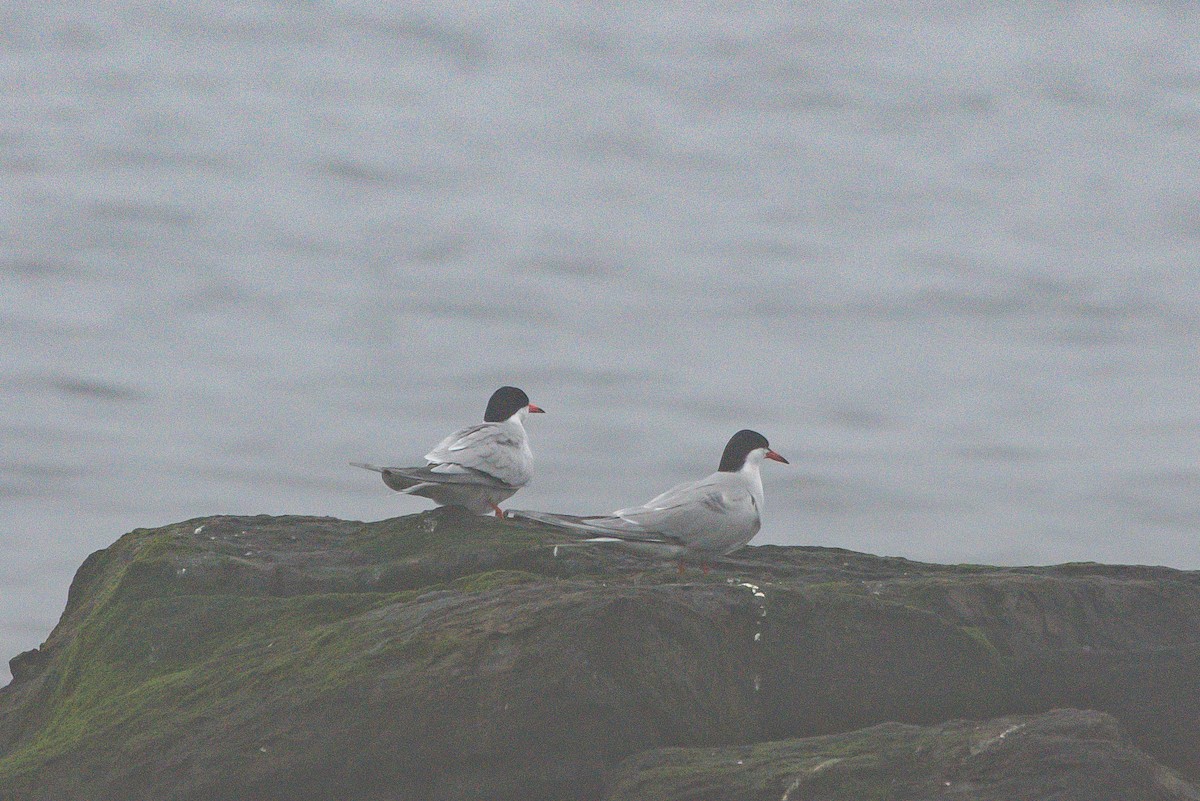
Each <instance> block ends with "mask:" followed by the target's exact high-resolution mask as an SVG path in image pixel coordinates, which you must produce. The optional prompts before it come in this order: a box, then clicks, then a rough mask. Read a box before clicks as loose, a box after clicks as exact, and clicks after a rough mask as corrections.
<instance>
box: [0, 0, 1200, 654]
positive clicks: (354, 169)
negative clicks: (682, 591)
mask: <svg viewBox="0 0 1200 801" xmlns="http://www.w3.org/2000/svg"><path fill="white" fill-rule="evenodd" d="M899 9H903V10H899ZM0 85H2V86H3V87H4V88H3V89H2V90H0V99H2V102H3V113H2V114H0V181H2V182H3V183H2V185H3V188H4V191H3V192H0V337H2V338H3V347H2V348H0V441H2V448H0V510H2V514H0V545H2V547H3V549H4V553H5V559H4V560H3V563H2V566H0V652H2V656H3V657H4V658H7V657H10V656H12V655H13V654H15V653H16V652H17V651H19V650H22V649H25V648H29V647H33V646H35V645H37V644H38V643H39V642H40V641H41V640H42V639H43V638H44V637H45V635H46V634H47V633H48V632H49V630H50V628H51V626H52V625H53V623H54V621H55V620H56V619H57V617H58V614H59V613H60V611H61V608H62V604H63V601H64V599H65V594H66V588H67V585H68V583H69V581H70V578H71V576H72V574H73V572H74V570H75V568H76V567H77V566H78V565H79V563H80V562H81V561H82V560H83V558H84V557H85V556H86V555H87V554H88V553H89V552H91V551H93V550H95V549H97V548H101V547H104V546H106V545H107V544H109V543H110V542H112V541H113V540H114V539H116V538H117V537H118V536H119V535H120V534H121V533H123V532H125V531H127V530H129V529H131V528H134V527H139V526H155V525H160V524H165V523H168V522H172V521H176V520H180V519H184V518H188V517H193V516H199V515H205V514H213V513H259V512H269V513H298V514H329V515H337V516H342V517H350V518H357V519H377V518H381V517H387V516H392V515H397V514H406V513H411V512H415V511H418V510H420V509H423V508H426V507H427V506H428V503H427V502H425V501H422V500H420V499H411V498H403V497H398V496H396V495H394V494H391V493H389V492H388V491H387V490H386V489H385V488H384V487H383V485H382V484H380V483H379V482H378V480H377V477H375V476H372V475H370V474H367V473H363V472H360V471H355V470H353V469H351V468H349V467H348V466H347V464H346V463H347V462H348V461H350V460H366V461H386V462H392V463H412V462H415V461H417V460H419V457H420V455H421V454H423V453H425V451H426V450H427V447H428V446H429V445H431V444H432V443H433V442H434V441H436V440H437V439H438V438H439V437H440V436H442V435H443V434H445V433H447V432H448V431H449V430H450V429H452V428H454V427H456V426H459V425H462V424H465V423H470V422H474V421H476V420H477V419H479V418H480V417H481V415H482V411H483V406H484V403H485V402H486V399H487V396H488V394H489V393H490V392H491V391H492V390H493V389H495V388H496V387H497V386H499V385H500V384H503V383H512V384H516V385H518V386H521V387H523V388H524V389H526V390H527V391H528V392H529V394H530V395H531V397H532V398H533V399H534V401H535V402H537V403H538V404H540V405H542V406H544V407H546V408H547V409H548V410H549V412H550V413H549V414H547V415H545V416H544V417H537V418H534V419H532V420H531V421H530V426H529V427H530V429H531V438H532V441H533V446H534V450H535V454H536V456H537V458H538V462H537V471H538V472H537V477H536V478H535V481H534V483H533V484H532V485H531V486H530V487H528V488H527V489H526V490H524V491H522V493H521V494H519V495H518V496H517V497H516V498H514V499H513V501H512V504H513V505H515V506H523V507H530V508H545V509H553V510H558V511H574V512H598V511H606V510H609V509H611V508H615V507H617V506H622V505H628V504H630V503H634V502H640V501H642V500H645V499H646V498H647V497H649V496H650V495H653V494H655V493H656V492H658V491H659V490H661V489H664V488H666V487H667V486H669V485H671V484H672V483H675V482H677V481H681V480H684V479H687V478H691V477H696V476H698V475H702V474H704V473H707V472H709V471H710V470H712V469H713V468H714V467H715V465H716V462H717V459H718V457H719V454H720V450H721V447H722V446H723V445H724V442H725V440H726V439H727V438H728V436H729V435H730V434H731V433H732V432H733V431H735V430H737V429H739V428H742V427H752V428H756V429H758V430H760V431H762V432H763V433H765V434H766V435H767V436H768V437H769V438H770V439H771V442H772V445H773V446H774V447H775V448H776V449H777V450H779V451H780V452H781V453H783V454H785V455H786V456H788V457H789V458H790V459H791V460H792V462H793V466H792V467H790V468H788V467H783V466H778V465H767V468H766V470H765V471H764V472H765V483H766V494H767V510H766V521H765V525H764V527H763V531H762V533H761V534H760V536H759V539H758V540H757V541H756V542H760V543H762V542H775V543H797V544H800V543H804V544H808V543H814V544H827V545H837V546H842V547H847V548H853V549H857V550H865V551H872V552H876V553H884V554H894V555H902V556H908V557H912V558H918V559H926V560H937V561H984V562H1002V563H1044V562H1055V561H1066V560H1087V559H1093V560H1100V561H1118V562H1150V563H1164V564H1171V565H1177V566H1183V567H1200V556H1198V552H1197V549H1196V529H1197V523H1198V522H1200V501H1198V498H1200V466H1198V461H1197V458H1198V456H1200V436H1198V435H1197V425H1196V423H1197V418H1198V415H1200V403H1198V401H1197V392H1196V388H1197V386H1200V380H1198V379H1200V365H1198V357H1197V354H1198V352H1200V350H1198V346H1200V263H1198V262H1200V259H1198V258H1197V245H1198V244H1200V11H1197V10H1196V6H1194V5H1193V4H1188V3H1165V2H1164V3H1145V4H1135V3H1113V2H1109V3H1031V2H1023V1H1022V2H1017V0H1013V1H1012V2H991V3H975V4H969V7H968V5H967V4H961V3H936V2H933V3H910V4H895V5H893V4H873V3H856V4H844V3H830V4H823V3H805V4H803V5H802V6H801V5H794V4H778V5H764V4H758V3H727V4H693V3H689V4H666V3H664V4H651V3H646V4H636V5H633V6H626V5H602V4H598V5H591V4H587V5H584V4H579V5H573V6H569V7H567V8H563V7H561V6H560V5H559V4H549V3H548V4H540V3H539V4H522V5H520V6H519V7H517V8H513V7H511V6H510V5H509V4H488V3H478V2H464V3H461V4H447V3H436V4H425V5H423V6H422V7H421V8H420V9H419V10H418V9H416V8H415V7H410V6H403V7H398V6H392V5H390V4H378V3H370V2H359V3H353V2H346V3H324V2H313V3H303V4H295V3H289V2H272V3H267V2H258V1H255V2H243V3H203V2H200V3H189V4H179V5H170V6H168V5H166V4H161V5H160V4H137V3H111V2H101V3H96V2H88V3H73V2H67V3H60V4H56V6H55V7H54V9H53V10H48V9H46V8H43V7H33V6H28V7H27V8H26V9H22V8H13V7H6V8H4V9H2V10H0Z"/></svg>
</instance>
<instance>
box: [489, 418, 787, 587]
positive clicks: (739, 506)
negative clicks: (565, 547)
mask: <svg viewBox="0 0 1200 801" xmlns="http://www.w3.org/2000/svg"><path fill="white" fill-rule="evenodd" d="M764 459H771V460H773V461H776V462H783V463H784V464H788V460H787V459H784V458H783V457H782V456H780V455H779V454H778V453H776V452H775V451H773V450H771V446H770V444H769V443H768V442H767V438H766V437H764V436H763V435H762V434H759V433H758V432H757V431H751V430H750V429H743V430H741V431H739V432H737V433H736V434H734V435H733V436H732V437H731V438H730V439H729V442H728V444H726V446H725V452H724V453H723V454H722V455H721V464H720V465H719V466H718V467H717V472H715V473H713V474H712V475H710V476H708V477H707V478H702V479H700V480H699V481H690V482H688V483H686V484H680V485H679V486H677V487H673V488H671V489H669V490H667V491H666V492H664V493H663V494H662V495H659V496H658V497H656V498H652V499H651V500H649V501H647V502H646V503H645V504H643V505H642V506H631V507H629V508H628V509H618V510H617V511H615V512H613V513H612V514H609V515H593V516H590V517H577V516H575V515H559V514H550V513H548V512H532V511H523V510H510V511H509V512H508V514H507V516H508V517H510V518H523V519H526V520H534V521H537V522H540V523H547V524H549V525H552V526H559V527H562V528H566V529H571V530H573V531H579V532H583V533H586V534H591V535H593V537H592V538H591V539H587V540H584V541H583V542H580V543H572V545H587V544H591V543H606V542H607V543H615V544H618V545H621V546H625V547H627V548H631V549H633V550H638V551H644V552H648V553H652V554H656V555H661V556H668V557H672V558H676V559H679V566H680V570H681V571H682V569H683V563H684V561H699V562H702V563H703V564H705V565H707V564H708V562H709V561H710V560H712V559H715V558H717V557H721V556H724V555H726V554H728V553H732V552H733V551H736V550H737V549H738V548H741V547H742V546H743V545H745V544H746V543H748V542H750V540H752V539H753V538H754V535H755V534H757V533H758V530H759V528H760V527H761V526H762V517H761V515H762V508H763V486H762V477H761V476H760V475H759V472H758V468H759V465H761V464H762V462H763V460H764Z"/></svg>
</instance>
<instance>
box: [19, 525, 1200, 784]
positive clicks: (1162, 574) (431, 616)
mask: <svg viewBox="0 0 1200 801" xmlns="http://www.w3.org/2000/svg"><path fill="white" fill-rule="evenodd" d="M562 541H563V536H562V535H561V534H559V533H557V532H554V531H551V530H548V529H544V528H537V527H525V526H519V525H517V524H515V523H513V522H510V521H497V520H494V519H489V518H476V517H467V516H463V515H460V514H456V513H455V512H453V511H451V510H438V511H434V512H429V513H425V514H421V515H413V516H410V517H405V518H398V519H395V520H387V521H381V522H379V523H369V524H364V523H356V522H348V521H341V520H332V519H325V518H294V517H283V518H280V517H255V518H235V517H213V518H205V519H201V520H193V521H188V522H186V523H180V524H178V525H174V526H168V527H166V528H162V529H155V530H137V531H134V532H132V533H130V534H128V535H126V536H125V537H122V538H121V539H120V540H119V541H118V542H117V543H116V544H114V545H113V546H112V547H110V548H108V549H106V550H104V551H100V552H98V553H96V554H93V555H92V556H90V557H89V558H88V559H87V560H86V561H85V562H84V564H83V566H82V567H81V568H80V570H79V572H78V574H77V575H76V578H75V581H74V583H73V585H72V588H71V592H70V596H69V599H68V603H67V608H66V610H65V611H64V613H63V617H62V619H61V621H60V622H59V625H58V626H57V627H56V628H55V630H54V631H53V632H52V633H51V635H50V637H49V638H48V639H47V640H46V642H45V643H44V644H43V646H42V647H41V648H40V649H38V650H37V651H35V652H29V653H27V654H23V655H21V656H19V657H17V658H16V659H15V660H13V662H12V668H13V675H14V680H13V683H12V684H10V685H9V686H8V687H6V688H4V689H3V690H0V798H5V799H10V798H11V799H22V800H24V799H56V800H57V801H63V800H65V799H89V801H101V800H102V799H114V801H115V800H116V799H121V800H122V801H128V800H129V799H159V800H165V799H179V800H180V801H182V800H183V799H189V800H190V799H197V800H198V799H256V801H259V800H261V801H269V800H271V799H280V800H281V801H282V799H288V800H289V801H303V800H304V799H313V800H314V801H315V799H330V798H355V799H361V800H362V801H372V800H377V801H384V800H385V799H388V800H392V799H472V798H479V799H484V798H486V799H490V800H494V799H523V800H526V801H536V799H600V798H605V797H608V798H612V799H617V798H621V799H633V798H643V799H660V798H661V799H685V798H687V799H693V798H694V799H701V798H729V799H743V798H745V799H752V798H753V799H759V798H764V799H765V798H771V799H779V798H781V797H783V796H785V795H786V796H787V797H788V798H789V799H790V801H798V799H801V798H813V797H818V796H819V797H821V798H829V799H840V798H847V799H849V798H856V799H858V798H895V799H907V798H914V799H915V798H946V799H950V798H954V799H992V798H996V799H1000V798H1008V799H1023V798H1029V799H1035V798H1045V797H1054V798H1061V799H1075V798H1079V799H1081V801H1082V799H1084V798H1088V799H1102V798H1114V799H1115V798H1146V799H1159V798H1161V799H1193V798H1194V799H1200V794H1197V792H1196V790H1195V788H1194V787H1193V786H1192V785H1191V784H1190V783H1189V782H1190V781H1192V780H1195V779H1196V778H1197V777H1200V693H1197V688H1198V686H1200V685H1198V680H1200V574H1196V573H1188V572H1181V571H1175V570H1169V569H1166V568H1148V567H1114V566H1105V565H1096V564H1075V565H1062V566H1056V567H1047V568H993V567H981V566H975V565H959V566H940V565H929V564H921V563H916V562H911V561H907V560H903V559H894V558H880V557H874V556H868V555H864V554H856V553H851V552H848V551H842V550H836V549H827V548H783V547H777V546H765V547H760V548H747V549H744V550H743V551H741V552H739V553H738V554H736V555H735V558H734V559H732V560H729V561H728V562H726V563H723V564H721V565H718V566H717V567H716V568H715V569H714V570H713V571H712V572H711V573H710V574H707V575H704V574H701V573H700V572H698V571H692V572H691V573H690V574H688V575H685V576H679V575H678V574H677V573H676V571H675V567H674V566H673V565H669V564H661V563H657V562H654V561H648V560H646V559H644V558H641V557H637V556H633V555H629V554H625V553H622V552H619V551H613V550H611V549H607V548H603V547H600V548H570V549H560V551H559V553H558V554H557V555H556V554H555V549H554V547H553V545H554V544H555V543H558V542H562ZM1060 707H1074V708H1077V709H1083V710H1098V712H1084V711H1058V712H1053V713H1050V714H1042V713H1047V712H1048V711H1049V710H1054V709H1057V708H1060ZM1101 713H1106V714H1101ZM1013 715H1026V716H1032V717H1024V718H1016V717H1002V716H1013ZM993 718H999V719H996V720H992V719H993ZM962 719H971V720H970V721H969V722H967V721H964V720H962ZM947 721H952V722H947ZM880 724H883V725H880ZM1012 727H1017V728H1012ZM1006 731H1008V732H1009V734H1004V732H1006ZM997 737H998V738H1000V739H999V740H996V739H994V738H997ZM735 757H736V758H735ZM831 760H832V761H831ZM1006 760H1012V762H1011V765H1016V764H1017V763H1018V762H1019V761H1020V760H1026V763H1025V764H1026V766H1027V767H1028V768H1029V769H1028V770H1013V769H1011V766H1010V768H1006V767H1005V765H1007V764H1010V763H1009V762H1006ZM822 765H824V767H821V766H822ZM1102 765H1108V766H1110V767H1106V768H1103V769H1101V767H1100V766H1102ZM1006 771H1007V773H1006ZM1082 777H1086V779H1087V781H1086V782H1084V780H1083V778H1082ZM939 782H940V783H941V784H940V788H941V789H939ZM946 782H949V784H946ZM1088 782H1090V784H1089V783H1088ZM793 784H794V785H795V786H794V787H793ZM1060 786H1061V787H1062V788H1064V789H1063V790H1062V792H1061V793H1060V794H1059V795H1053V794H1051V795H1046V794H1045V792H1044V791H1045V790H1046V788H1048V787H1060ZM789 788H792V789H790V790H789ZM855 788H859V789H857V790H856V789H855ZM864 788H865V789H864ZM868 789H869V790H870V792H867V790H868ZM1084 790H1086V791H1087V792H1086V793H1084ZM935 791H936V793H940V794H934V793H935ZM1056 792H1057V791H1056ZM814 793H817V795H814ZM855 793H858V794H857V795H856V794H855ZM1072 793H1074V794H1072Z"/></svg>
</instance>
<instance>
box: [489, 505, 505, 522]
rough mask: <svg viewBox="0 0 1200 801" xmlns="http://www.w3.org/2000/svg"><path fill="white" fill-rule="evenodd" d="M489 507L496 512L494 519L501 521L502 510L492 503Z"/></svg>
mask: <svg viewBox="0 0 1200 801" xmlns="http://www.w3.org/2000/svg"><path fill="white" fill-rule="evenodd" d="M491 507H492V509H494V510H495V511H496V517H498V518H500V519H501V520H503V519H504V510H503V509H501V508H500V507H499V506H497V505H496V504H494V503H493V504H491Z"/></svg>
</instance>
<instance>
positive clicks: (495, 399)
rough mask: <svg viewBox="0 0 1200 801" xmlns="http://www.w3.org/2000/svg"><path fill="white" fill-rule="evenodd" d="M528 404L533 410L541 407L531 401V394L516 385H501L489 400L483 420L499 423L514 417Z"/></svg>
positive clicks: (538, 410)
mask: <svg viewBox="0 0 1200 801" xmlns="http://www.w3.org/2000/svg"><path fill="white" fill-rule="evenodd" d="M526 406H528V407H530V408H529V411H531V412H535V411H536V412H540V411H541V409H539V408H538V407H536V406H534V405H533V404H531V403H530V402H529V396H528V395H526V394H525V393H524V392H523V391H521V390H519V389H517V388H516V387H500V389H498V390H496V391H495V392H493V393H492V397H491V398H490V399H489V400H488V405H487V411H486V412H484V413H483V422H485V423H499V422H503V421H504V420H507V419H508V418H510V417H512V416H513V415H514V414H516V413H517V412H519V411H520V410H521V409H523V408H525V407H526Z"/></svg>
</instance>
